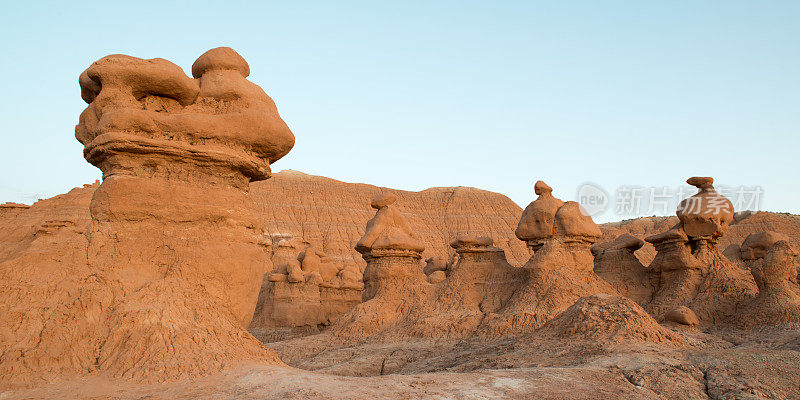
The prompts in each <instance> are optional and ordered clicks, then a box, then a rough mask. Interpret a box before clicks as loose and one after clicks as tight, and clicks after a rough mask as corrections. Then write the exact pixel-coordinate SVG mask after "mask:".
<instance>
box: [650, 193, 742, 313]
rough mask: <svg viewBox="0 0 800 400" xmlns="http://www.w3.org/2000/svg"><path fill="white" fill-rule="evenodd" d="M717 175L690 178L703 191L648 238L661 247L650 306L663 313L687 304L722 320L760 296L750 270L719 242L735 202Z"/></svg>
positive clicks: (652, 266)
mask: <svg viewBox="0 0 800 400" xmlns="http://www.w3.org/2000/svg"><path fill="white" fill-rule="evenodd" d="M713 181H714V180H713V179H712V178H708V177H694V178H689V179H688V180H687V181H686V182H687V183H689V184H691V185H694V186H696V187H697V188H698V189H699V191H698V193H697V194H695V195H694V196H692V197H689V198H687V199H685V200H683V201H682V202H681V203H680V204H679V206H678V210H677V214H678V219H679V222H678V224H676V225H675V226H673V227H672V228H670V229H669V230H667V231H666V232H663V233H660V234H657V235H653V236H649V237H647V238H646V239H645V240H647V241H648V242H650V243H652V244H653V245H654V246H655V249H656V251H657V254H656V256H655V258H654V260H653V262H652V263H651V264H650V267H649V272H650V273H652V274H654V275H655V277H656V278H655V279H656V284H655V285H656V290H655V292H654V294H653V298H652V301H651V302H650V303H649V304H648V305H647V307H648V310H649V311H650V312H651V313H653V314H654V315H656V316H658V317H661V318H663V317H664V316H665V314H667V313H669V312H670V311H671V310H673V309H677V308H679V307H688V308H689V309H691V310H692V311H693V312H694V313H696V315H697V316H698V317H699V319H700V322H701V323H705V324H709V323H714V322H719V321H722V320H724V319H726V318H728V316H729V314H730V313H731V312H733V311H734V309H735V308H736V307H737V306H738V305H740V304H742V303H743V302H745V301H748V300H749V299H750V298H752V297H753V296H755V293H756V291H757V290H756V287H755V284H754V282H753V279H752V277H751V276H750V274H748V273H747V272H745V271H744V270H742V269H741V268H738V267H737V266H736V265H735V264H734V263H733V262H731V261H730V260H729V259H728V258H726V257H725V256H723V255H722V252H721V251H720V249H719V247H718V242H719V238H720V237H722V236H724V234H725V233H726V232H727V230H728V225H729V224H730V222H731V221H733V205H732V204H731V203H730V201H729V200H728V199H726V198H725V197H723V196H721V195H720V194H718V193H717V192H716V191H714V188H713V186H712V183H713Z"/></svg>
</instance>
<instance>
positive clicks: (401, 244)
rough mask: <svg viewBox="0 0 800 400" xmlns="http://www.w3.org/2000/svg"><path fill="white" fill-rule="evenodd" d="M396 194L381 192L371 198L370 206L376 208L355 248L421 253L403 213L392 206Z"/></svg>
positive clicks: (366, 250)
mask: <svg viewBox="0 0 800 400" xmlns="http://www.w3.org/2000/svg"><path fill="white" fill-rule="evenodd" d="M395 201H397V196H395V195H392V194H383V195H379V196H377V197H375V198H374V199H373V200H372V203H371V206H372V208H374V209H376V210H378V211H377V212H376V213H375V216H374V217H372V219H371V220H369V221H368V222H367V229H366V232H365V233H364V236H362V237H361V239H360V240H359V241H358V243H356V250H357V251H358V252H359V253H362V254H368V253H370V252H372V250H399V251H409V252H416V253H422V251H423V250H425V245H424V244H422V242H421V241H419V240H418V239H417V238H416V237H414V232H412V231H411V227H409V225H408V222H406V219H405V217H403V214H401V213H400V211H398V210H397V209H396V208H394V207H393V206H392V204H394V202H395Z"/></svg>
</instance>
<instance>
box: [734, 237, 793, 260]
mask: <svg viewBox="0 0 800 400" xmlns="http://www.w3.org/2000/svg"><path fill="white" fill-rule="evenodd" d="M781 240H783V241H786V242H787V243H789V237H788V236H786V235H784V234H781V233H777V232H772V231H768V232H759V233H752V234H750V235H749V236H747V238H745V239H744V242H742V246H741V247H740V248H739V251H740V252H741V257H742V260H747V261H752V260H757V259H759V258H764V256H765V255H766V254H767V251H768V250H769V249H770V248H771V247H772V246H773V245H774V244H775V243H777V242H779V241H781Z"/></svg>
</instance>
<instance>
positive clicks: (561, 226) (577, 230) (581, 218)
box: [555, 201, 603, 244]
mask: <svg viewBox="0 0 800 400" xmlns="http://www.w3.org/2000/svg"><path fill="white" fill-rule="evenodd" d="M555 220H556V224H555V228H556V231H557V232H558V235H560V236H563V237H564V238H565V240H566V241H568V242H579V243H588V244H592V243H595V242H597V240H598V239H600V238H601V237H602V236H603V232H602V231H600V228H599V227H598V226H597V224H595V223H594V221H592V218H591V217H589V216H588V215H587V214H586V213H585V212H584V211H583V210H582V209H581V206H580V204H578V203H576V202H574V201H568V202H566V203H564V204H563V205H562V206H561V207H560V208H559V209H558V211H556V215H555Z"/></svg>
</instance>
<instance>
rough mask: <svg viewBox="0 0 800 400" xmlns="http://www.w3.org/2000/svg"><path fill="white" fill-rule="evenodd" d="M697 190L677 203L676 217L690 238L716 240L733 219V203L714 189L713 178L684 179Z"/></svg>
mask: <svg viewBox="0 0 800 400" xmlns="http://www.w3.org/2000/svg"><path fill="white" fill-rule="evenodd" d="M686 183H688V184H690V185H692V186H695V187H697V188H698V189H699V192H697V194H695V195H694V196H692V197H689V198H687V199H684V200H683V201H681V202H680V204H679V205H678V211H677V214H678V219H680V221H681V223H682V224H683V229H684V231H686V234H687V235H688V236H689V237H690V238H691V239H692V240H709V241H712V242H716V241H717V239H718V238H719V237H720V236H722V235H724V234H725V232H727V230H728V225H729V224H730V223H731V221H733V203H731V201H730V200H728V199H727V198H726V197H725V196H722V195H721V194H719V193H717V191H716V190H714V186H713V184H714V178H711V177H699V176H695V177H692V178H689V179H687V180H686Z"/></svg>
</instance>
